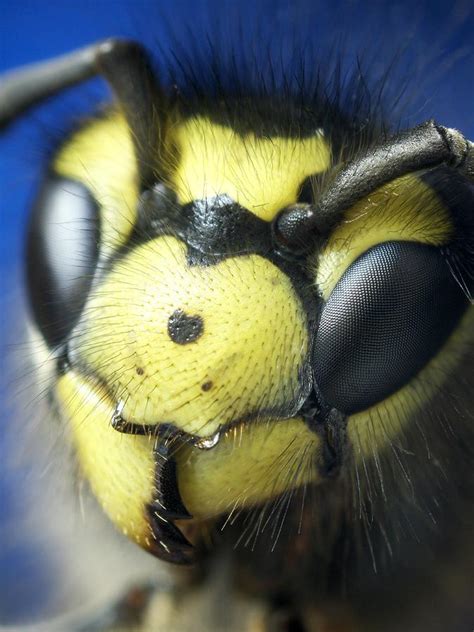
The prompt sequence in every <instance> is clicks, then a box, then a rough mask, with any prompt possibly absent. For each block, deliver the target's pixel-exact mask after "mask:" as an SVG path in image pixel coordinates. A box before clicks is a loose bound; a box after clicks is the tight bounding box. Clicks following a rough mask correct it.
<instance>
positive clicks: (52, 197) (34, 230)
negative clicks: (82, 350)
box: [26, 176, 100, 347]
mask: <svg viewBox="0 0 474 632" xmlns="http://www.w3.org/2000/svg"><path fill="white" fill-rule="evenodd" d="M99 236H100V218H99V207H98V204H97V202H96V201H95V199H94V198H93V197H92V195H91V193H90V192H89V191H88V190H87V188H86V187H85V186H84V185H83V184H81V183H79V182H75V181H74V180H69V179H67V178H61V177H58V176H50V177H49V178H48V179H47V180H46V181H45V182H44V184H43V187H42V189H41V191H40V194H39V196H38V198H37V200H36V203H35V206H34V209H33V213H32V216H31V220H30V226H29V231H28V240H27V253H26V254H27V263H26V273H27V280H28V290H29V297H30V303H31V308H32V311H33V316H34V318H35V320H36V323H37V325H38V327H39V329H40V331H41V333H42V334H43V336H44V338H45V340H46V342H47V343H48V345H49V346H50V347H56V346H58V345H59V344H61V343H62V342H63V341H64V339H65V338H66V336H67V335H68V334H69V333H70V332H71V330H72V328H73V327H74V325H75V324H76V322H77V320H78V319H79V317H80V315H81V311H82V309H83V307H84V304H85V302H86V300H87V296H88V294H89V289H90V286H91V283H92V278H93V275H94V271H95V269H96V265H97V260H98V257H99Z"/></svg>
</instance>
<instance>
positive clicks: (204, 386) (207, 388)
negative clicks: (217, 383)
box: [201, 380, 214, 393]
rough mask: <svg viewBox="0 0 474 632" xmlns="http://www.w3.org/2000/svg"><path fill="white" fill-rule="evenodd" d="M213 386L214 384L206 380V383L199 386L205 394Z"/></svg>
mask: <svg viewBox="0 0 474 632" xmlns="http://www.w3.org/2000/svg"><path fill="white" fill-rule="evenodd" d="M213 386H214V383H213V382H212V381H211V380H208V381H207V382H204V384H201V390H202V391H204V392H205V393H207V391H210V390H211V388H212V387H213Z"/></svg>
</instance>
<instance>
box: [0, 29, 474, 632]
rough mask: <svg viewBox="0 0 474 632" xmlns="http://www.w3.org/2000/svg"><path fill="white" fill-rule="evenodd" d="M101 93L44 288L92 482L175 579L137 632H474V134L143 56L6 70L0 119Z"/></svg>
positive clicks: (68, 59)
mask: <svg viewBox="0 0 474 632" xmlns="http://www.w3.org/2000/svg"><path fill="white" fill-rule="evenodd" d="M92 76H100V77H102V78H103V79H104V80H105V81H106V82H107V83H108V84H109V86H110V87H111V88H112V91H113V94H114V102H113V103H112V104H111V105H110V106H108V107H107V108H106V109H105V110H104V111H102V112H101V113H100V114H99V115H98V116H96V117H92V118H90V119H86V120H85V121H83V122H82V123H81V124H80V125H79V126H78V128H77V129H76V130H75V131H74V132H73V133H72V134H71V135H70V136H69V137H68V138H66V139H65V140H64V142H63V143H62V144H61V146H60V147H59V148H58V149H57V151H56V152H55V154H54V156H53V157H52V160H51V162H50V165H49V167H48V170H47V173H46V174H45V177H44V179H43V182H42V184H41V187H40V190H39V191H38V194H37V197H36V200H35V203H34V205H33V208H32V211H31V215H30V221H29V226H28V234H27V246H26V253H27V261H26V278H27V288H28V296H29V305H30V313H31V331H32V333H31V335H32V337H34V340H35V345H36V347H37V349H39V352H40V355H41V358H42V359H41V368H42V371H43V374H44V377H43V382H42V385H43V389H44V390H45V392H46V394H47V398H48V402H49V407H50V413H49V414H50V416H51V417H53V418H55V419H56V422H57V426H58V428H60V429H61V430H60V432H61V434H62V435H63V436H64V439H65V442H66V443H67V446H68V449H69V450H70V454H71V458H72V459H73V460H74V463H75V464H76V465H75V467H76V471H75V476H76V477H77V478H78V479H80V480H81V481H85V483H86V484H87V486H88V489H90V491H91V492H92V494H93V496H94V497H95V498H96V500H97V502H98V505H100V507H101V508H102V510H103V512H104V513H105V514H106V515H107V516H108V519H109V520H110V521H111V523H113V524H114V525H115V527H116V528H117V529H118V531H119V532H120V533H121V534H122V535H123V536H124V539H125V538H128V539H129V540H131V541H132V542H134V543H135V544H136V545H138V547H140V548H141V549H144V550H145V551H146V552H147V554H148V555H149V560H151V559H152V558H156V564H157V565H158V566H159V567H160V568H165V569H166V576H167V578H168V580H167V581H168V583H167V585H166V589H164V588H163V586H161V588H160V589H156V590H152V591H151V597H150V599H149V600H148V601H147V602H146V605H145V604H143V603H142V602H140V608H138V614H137V617H138V619H139V622H137V621H134V622H133V624H131V626H132V627H133V626H135V627H133V629H143V630H177V631H179V632H183V631H184V630H206V631H210V632H211V631H217V630H223V629H226V630H243V631H244V630H262V631H267V630H272V631H273V630H281V631H286V632H290V631H294V630H301V631H307V632H317V631H319V630H336V629H337V630H347V631H348V632H349V631H356V630H363V631H370V630H380V629H382V627H383V629H385V630H394V632H395V631H400V630H402V629H403V630H427V629H430V630H440V631H441V630H448V629H458V628H455V627H451V626H453V621H455V625H458V627H459V626H462V625H464V623H465V621H466V617H469V613H468V614H467V615H466V611H465V606H466V604H467V603H469V597H468V588H467V587H468V578H469V569H470V568H471V565H472V545H471V543H470V529H471V528H472V526H471V522H470V519H471V513H472V478H471V462H472V461H471V458H472V445H473V443H472V404H473V401H472V398H473V395H472V392H473V389H472V386H473V383H472V376H473V371H472V369H473V366H472V365H473V356H472V340H473V328H472V324H473V310H472V291H473V272H474V267H473V258H474V218H473V217H472V213H471V212H470V209H472V204H473V200H474V186H473V183H474V145H473V143H472V142H470V141H469V140H467V139H466V138H465V137H464V136H463V134H462V133H461V132H459V131H457V130H455V129H450V128H447V127H444V126H443V125H442V124H440V123H438V122H435V121H432V120H430V121H427V122H425V123H423V124H421V125H418V126H417V127H415V128H411V129H406V130H404V131H401V132H398V133H393V132H392V131H390V129H389V128H388V127H386V126H384V125H378V124H376V123H375V122H373V123H371V122H370V121H369V123H367V121H366V120H364V121H362V120H361V121H358V120H357V118H355V119H351V120H349V119H348V118H347V117H345V116H344V114H343V112H342V111H341V110H340V109H339V108H338V104H337V102H335V101H334V100H332V99H331V98H329V96H328V95H325V94H324V91H322V92H321V93H320V94H318V95H317V98H313V99H307V100H305V99H303V98H297V97H295V96H294V95H286V96H285V98H282V99H279V98H278V97H277V96H275V95H270V94H268V95H262V96H261V97H260V98H259V99H255V98H253V97H251V96H249V95H247V94H245V92H239V93H237V94H226V93H225V92H222V93H220V94H219V95H217V96H216V95H214V96H213V97H212V98H209V97H208V96H206V95H204V94H198V93H196V94H195V95H194V96H192V97H189V96H186V97H185V96H183V95H182V94H181V93H180V92H179V90H176V91H174V92H170V91H166V90H165V89H164V87H163V86H162V84H161V83H160V78H159V76H158V74H157V72H156V71H155V69H154V68H153V64H152V62H151V59H150V56H149V53H148V52H147V50H146V49H145V48H144V47H143V46H142V45H140V44H138V43H136V42H134V41H128V40H120V39H110V40H106V41H103V42H99V43H98V44H95V45H91V46H89V47H87V48H85V49H82V50H79V51H74V52H72V53H70V54H69V55H67V56H65V57H63V58H58V59H55V60H51V61H48V62H45V63H42V64H39V65H36V66H34V67H32V68H26V69H22V70H18V71H16V72H14V73H13V74H12V75H10V76H9V77H6V78H5V80H4V82H3V86H2V89H1V92H0V97H1V109H0V123H1V125H2V126H7V125H9V124H10V123H11V122H13V121H15V120H16V119H17V118H18V117H19V116H20V115H21V114H22V113H23V112H25V111H27V110H29V109H31V108H32V107H34V106H36V105H37V104H39V103H40V102H42V101H43V100H44V99H46V98H48V97H50V96H51V95H54V94H57V93H58V92H60V91H62V90H64V89H65V88H66V87H68V86H71V85H75V84H76V83H79V82H82V81H84V80H86V79H88V78H90V77H92ZM45 384H46V387H45V386H44V385H45ZM58 432H59V430H58ZM471 535H472V533H471ZM446 577H448V578H449V579H448V581H446ZM434 595H436V598H434V597H433V596H434ZM128 597H129V596H127V598H128ZM124 601H126V599H125V600H123V601H122V602H121V603H120V604H119V606H118V607H117V612H120V613H123V602H124ZM401 604H403V608H402V609H401V608H400V606H401ZM117 618H118V619H120V616H119V615H117ZM125 625H126V623H124V621H123V619H122V621H121V622H120V621H119V620H118V621H116V622H115V623H111V624H110V623H107V624H104V625H103V627H102V628H99V627H98V626H99V624H98V623H97V622H95V623H91V624H90V626H89V628H88V629H118V627H117V626H121V627H120V629H123V626H125ZM107 626H109V627H107ZM114 626H115V627H114ZM138 626H141V627H138ZM132 627H130V629H132ZM459 629H461V627H459Z"/></svg>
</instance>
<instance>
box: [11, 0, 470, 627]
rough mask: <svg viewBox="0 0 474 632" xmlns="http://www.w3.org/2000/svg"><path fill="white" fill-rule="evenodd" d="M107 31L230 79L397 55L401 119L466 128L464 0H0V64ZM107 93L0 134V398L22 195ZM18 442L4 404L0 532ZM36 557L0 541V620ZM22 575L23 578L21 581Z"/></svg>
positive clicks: (100, 89) (33, 608)
mask: <svg viewBox="0 0 474 632" xmlns="http://www.w3.org/2000/svg"><path fill="white" fill-rule="evenodd" d="M112 35H115V36H117V35H120V36H129V37H134V38H137V39H139V40H141V41H143V42H144V43H146V44H147V45H148V46H149V47H150V48H151V49H152V50H154V51H156V56H157V61H158V62H160V59H162V58H163V56H168V54H169V53H170V51H174V52H175V53H176V57H177V59H178V60H179V57H180V55H186V54H191V56H193V55H195V53H196V51H206V50H208V42H209V41H211V42H214V45H215V47H216V49H217V50H218V51H219V55H222V56H223V57H225V56H226V54H228V53H229V51H231V50H232V51H233V54H234V55H235V57H236V60H237V66H239V67H240V68H241V73H242V77H241V78H243V80H244V81H245V72H248V73H249V77H248V80H249V82H252V81H253V82H255V81H258V79H256V78H255V75H254V74H253V70H252V63H248V61H249V60H252V59H254V58H255V59H256V60H257V62H256V65H257V66H259V61H258V60H260V63H261V67H262V68H267V70H268V65H265V61H266V60H268V58H272V59H273V60H274V66H275V67H276V68H277V73H278V69H279V68H280V67H285V68H286V73H287V74H288V73H289V74H290V75H291V69H292V65H295V66H296V65H298V64H299V61H300V59H301V57H305V56H306V55H307V59H306V62H307V63H306V66H307V68H306V71H307V72H308V71H309V72H311V60H312V59H313V58H314V56H315V54H317V52H318V51H319V52H321V58H323V57H324V56H325V55H329V54H332V53H334V51H335V50H336V51H339V54H340V55H341V57H342V62H343V67H345V68H354V67H355V66H356V59H357V57H356V56H357V55H358V56H359V57H360V59H361V63H362V64H365V65H367V66H368V67H369V68H370V70H371V72H373V74H374V75H377V73H379V74H381V73H383V71H384V69H386V67H387V65H388V64H389V63H390V61H391V60H396V61H395V64H394V67H393V72H392V75H391V76H389V82H392V83H394V84H397V85H399V86H405V95H404V96H403V97H402V102H405V104H406V107H405V109H404V111H403V115H404V116H405V117H406V118H404V120H403V123H404V124H408V123H414V122H416V121H421V120H424V119H427V118H430V117H435V118H436V119H437V120H439V121H440V122H441V123H443V124H444V125H447V126H452V127H457V128H459V129H461V130H462V131H464V133H465V134H466V135H468V136H469V137H471V138H474V88H473V84H474V50H473V48H474V46H473V42H474V9H472V2H471V0H460V1H456V0H455V1H454V2H453V1H449V2H448V1H444V2H441V1H437V2H436V1H434V0H418V2H396V1H395V2H394V1H393V0H390V1H387V2H379V3H374V2H370V1H368V0H333V1H331V2H327V1H326V0H287V1H282V0H271V1H266V0H260V1H259V0H253V1H243V0H241V1H239V0H234V1H233V2H232V1H230V0H228V1H223V0H208V1H207V2H205V1H202V0H161V1H160V0H73V1H69V2H64V1H63V0H22V2H14V1H13V0H0V72H3V71H5V70H9V69H12V68H14V67H16V66H19V65H21V64H26V63H29V62H32V61H37V60H42V59H47V58H50V57H53V56H55V55H58V54H61V53H64V52H67V51H70V50H72V49H74V48H76V47H80V46H84V45H86V44H88V43H90V42H94V41H96V40H99V39H101V38H104V37H109V36H112ZM295 51H297V54H296V55H295ZM205 57H206V55H205V54H204V53H203V54H202V64H201V67H200V70H201V72H202V80H203V81H208V76H207V77H206V74H207V69H206V63H205ZM242 60H247V64H244V63H241V62H242ZM197 65H198V66H199V64H197ZM224 65H225V64H224ZM175 66H176V67H177V62H176V64H175ZM245 68H246V70H245ZM323 70H324V68H323ZM163 72H164V81H166V80H167V75H166V72H165V69H163ZM395 92H396V91H395ZM106 96H107V89H106V88H105V86H104V85H103V84H102V82H101V81H100V80H98V81H94V82H92V83H90V84H89V85H87V86H85V87H84V88H79V89H74V90H72V91H69V92H68V93H67V94H66V95H65V96H64V97H61V98H58V99H55V100H53V101H51V102H50V103H48V104H46V105H45V106H42V107H40V108H38V109H37V110H35V112H34V113H32V114H31V115H29V116H27V117H26V118H25V119H24V120H21V121H19V122H18V124H17V125H15V126H14V127H12V128H11V129H10V130H8V132H7V133H6V134H5V135H4V136H3V138H1V139H0V212H1V224H0V241H1V244H0V283H1V297H2V300H4V303H5V305H4V307H3V308H2V316H1V318H2V326H1V327H0V336H1V337H2V340H1V342H2V351H1V354H0V357H1V358H2V359H1V360H0V361H1V362H2V369H1V378H0V379H1V380H2V384H1V390H0V397H1V400H0V401H2V402H6V401H8V394H9V390H10V389H11V388H12V383H11V380H10V379H9V372H8V366H7V365H6V362H5V353H4V349H7V350H8V349H9V348H11V347H12V345H13V346H14V344H15V341H14V340H12V339H11V333H10V334H9V332H11V331H12V326H11V322H12V321H14V316H13V317H12V310H11V309H9V308H10V307H11V304H12V300H13V298H12V297H14V296H15V295H16V291H17V288H18V286H19V284H20V283H21V266H20V262H21V259H22V256H23V234H24V230H25V222H26V218H27V213H28V205H29V203H30V201H31V199H32V196H33V195H34V191H35V186H36V184H37V182H38V178H39V174H40V173H41V169H42V167H43V166H44V161H45V159H46V158H47V154H48V151H49V150H50V149H51V147H52V146H53V145H54V142H55V141H56V140H57V139H58V138H59V137H60V135H61V131H62V130H64V129H65V128H67V126H68V125H69V124H70V122H71V120H72V119H73V118H74V115H75V114H80V113H81V112H82V113H87V112H89V111H90V109H91V105H90V104H91V103H92V104H93V105H92V109H93V107H95V105H96V104H97V103H98V102H99V101H100V100H101V99H102V98H105V97H106ZM13 309H14V308H13ZM13 314H14V312H13ZM8 429H9V430H10V432H8ZM12 429H13V432H12ZM17 442H21V427H19V426H18V420H17V419H16V416H15V412H14V410H12V408H11V407H9V406H8V405H4V406H0V536H1V535H2V534H5V533H8V532H9V531H14V528H15V522H16V520H17V519H18V517H19V516H20V515H23V513H24V511H25V507H24V506H23V503H22V502H21V499H22V497H23V486H25V485H27V480H28V476H27V474H28V472H27V471H26V470H25V471H23V470H22V469H21V468H20V469H18V468H17V469H14V470H12V469H10V468H8V467H7V466H6V465H5V463H6V456H7V455H8V454H10V453H11V452H12V450H13V448H14V444H15V443H17ZM7 540H8V538H7ZM41 565H42V562H39V561H38V560H37V559H36V557H35V549H34V545H33V544H31V543H28V542H23V543H21V544H17V545H16V546H14V547H8V548H7V547H5V546H2V542H0V625H1V623H2V620H3V621H4V620H5V619H6V618H7V617H8V616H13V615H14V614H15V612H17V611H18V609H19V608H21V609H22V610H23V613H24V611H25V608H26V610H27V611H28V613H30V614H32V615H33V614H34V613H35V612H40V611H41V608H42V603H43V602H44V600H45V599H46V594H47V592H48V589H49V588H48V581H47V580H46V581H45V577H47V573H46V574H45V572H44V568H42V567H41ZM26 575H27V576H28V577H29V581H28V582H22V581H21V578H22V577H25V576H26ZM40 578H41V579H40ZM26 604H28V606H26Z"/></svg>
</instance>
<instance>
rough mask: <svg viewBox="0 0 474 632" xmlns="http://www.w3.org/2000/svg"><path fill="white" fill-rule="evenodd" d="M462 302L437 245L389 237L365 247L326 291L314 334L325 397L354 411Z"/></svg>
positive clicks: (405, 375) (452, 319)
mask: <svg viewBox="0 0 474 632" xmlns="http://www.w3.org/2000/svg"><path fill="white" fill-rule="evenodd" d="M467 305H468V300H467V298H466V296H465V295H464V293H463V291H462V290H461V288H460V286H459V285H458V283H457V282H456V280H455V279H454V276H453V274H452V273H451V271H450V268H449V264H448V261H447V258H446V256H445V255H444V254H443V253H442V252H441V251H440V250H439V248H436V247H433V246H429V245H426V244H420V243H414V242H403V241H398V242H395V241H394V242H386V243H382V244H379V245H377V246H374V247H373V248H371V249H370V250H368V251H367V252H365V253H364V254H363V255H361V256H360V257H359V258H358V259H356V261H354V263H353V264H352V265H351V266H350V267H349V268H348V269H347V270H346V272H345V273H344V275H343V276H342V278H341V279H340V280H339V282H338V283H337V285H336V287H335V288H334V290H333V291H332V293H331V295H330V296H329V299H328V301H327V303H326V305H325V306H324V309H323V312H322V316H321V321H320V325H319V329H318V332H317V335H316V340H315V345H314V352H313V353H314V355H313V368H314V376H315V381H316V384H317V386H318V388H319V389H320V392H321V395H322V397H323V399H324V400H325V402H326V404H328V405H330V406H332V407H334V408H337V409H338V410H340V411H342V412H344V413H345V414H354V413H357V412H360V411H362V410H366V409H367V408H369V407H370V406H373V405H374V404H376V403H377V402H380V401H382V400H384V399H385V398H387V397H388V396H389V395H391V394H393V393H394V392H396V391H397V390H399V389H400V388H401V387H402V386H404V385H406V384H407V383H408V382H409V381H410V379H411V378H412V377H413V376H415V375H416V374H417V373H418V372H419V371H420V370H421V369H422V368H423V367H424V365H425V364H426V363H427V362H428V361H429V360H430V358H432V357H433V356H434V355H435V354H436V352H437V351H438V350H439V348H440V347H441V346H442V344H443V343H444V342H445V340H446V339H447V338H448V336H449V335H450V334H451V332H452V331H453V329H454V327H455V325H456V323H457V322H458V320H459V318H460V316H461V315H462V313H463V312H464V310H465V309H466V307H467Z"/></svg>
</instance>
